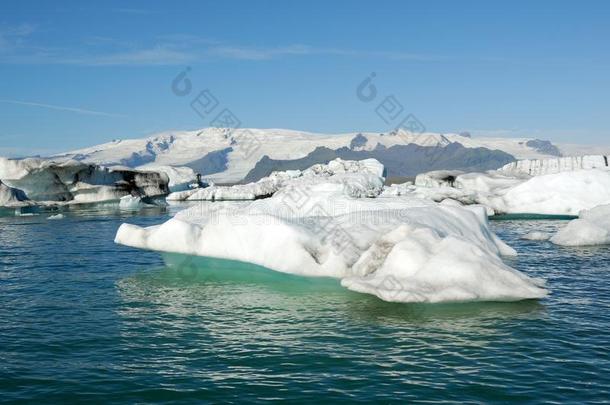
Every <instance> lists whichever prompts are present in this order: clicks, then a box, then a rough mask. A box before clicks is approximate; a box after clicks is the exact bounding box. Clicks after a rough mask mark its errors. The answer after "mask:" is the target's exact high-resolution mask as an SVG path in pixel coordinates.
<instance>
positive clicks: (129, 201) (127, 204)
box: [119, 195, 148, 210]
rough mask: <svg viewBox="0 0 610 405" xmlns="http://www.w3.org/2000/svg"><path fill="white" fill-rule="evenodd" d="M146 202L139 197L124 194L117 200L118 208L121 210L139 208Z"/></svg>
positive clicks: (144, 205)
mask: <svg viewBox="0 0 610 405" xmlns="http://www.w3.org/2000/svg"><path fill="white" fill-rule="evenodd" d="M147 205H148V204H146V203H144V202H143V201H142V198H141V197H135V196H132V195H126V196H124V197H121V199H120V200H119V208H120V209H122V210H139V209H141V208H144V207H146V206H147Z"/></svg>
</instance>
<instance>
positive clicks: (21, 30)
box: [0, 24, 36, 52]
mask: <svg viewBox="0 0 610 405" xmlns="http://www.w3.org/2000/svg"><path fill="white" fill-rule="evenodd" d="M35 30H36V27H35V26H34V25H33V24H19V25H15V26H6V25H0V52H7V51H12V50H14V49H15V48H18V47H20V46H22V45H23V43H24V41H25V39H26V38H27V37H29V36H30V35H31V34H32V33H33V32H34V31H35Z"/></svg>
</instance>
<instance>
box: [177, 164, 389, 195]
mask: <svg viewBox="0 0 610 405" xmlns="http://www.w3.org/2000/svg"><path fill="white" fill-rule="evenodd" d="M382 176H383V165H382V164H381V163H379V162H378V161H377V160H375V159H365V160H361V161H349V160H342V159H335V160H333V161H331V162H329V163H328V164H317V165H314V166H312V167H310V168H309V169H306V170H303V171H301V170H287V171H281V172H273V173H271V175H269V176H267V177H263V178H262V179H260V180H258V181H257V182H254V183H248V184H237V185H233V186H211V187H207V188H202V189H194V190H188V191H182V192H177V193H172V194H170V195H169V196H168V197H167V199H168V200H170V201H236V200H255V199H259V198H265V197H270V196H272V195H273V194H275V193H276V192H278V191H279V190H281V189H282V188H284V187H287V186H291V187H306V186H310V185H312V184H313V183H316V182H318V180H319V179H325V180H324V181H328V182H330V183H343V184H345V185H346V187H347V188H348V189H349V190H348V191H349V193H350V195H352V196H355V197H359V196H366V197H375V196H377V195H379V193H381V191H382V189H383V178H382Z"/></svg>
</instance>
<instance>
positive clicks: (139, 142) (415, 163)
mask: <svg viewBox="0 0 610 405" xmlns="http://www.w3.org/2000/svg"><path fill="white" fill-rule="evenodd" d="M608 149H610V148H608ZM572 150H578V151H579V152H580V154H587V152H588V149H586V147H575V146H573V145H571V146H570V147H569V148H566V149H565V150H564V148H563V147H562V146H560V145H553V144H552V143H551V142H549V141H543V140H538V139H528V138H517V139H508V138H472V137H470V136H469V135H468V134H438V133H423V134H416V133H409V132H405V131H402V130H401V131H398V132H390V133H364V132H363V133H346V134H316V133H310V132H302V131H293V130H285V129H237V130H232V129H227V128H204V129H201V130H196V131H171V132H163V133H159V134H155V135H152V136H150V137H147V138H142V139H127V140H115V141H112V142H109V143H105V144H102V145H98V146H93V147H89V148H85V149H80V150H75V151H71V152H68V153H63V154H60V155H57V156H54V157H53V158H54V159H75V160H78V161H82V162H86V163H93V164H98V165H104V166H126V167H130V168H138V169H148V170H152V169H155V168H158V167H159V166H187V167H190V168H192V169H193V170H194V171H195V172H197V173H200V174H201V175H203V176H205V177H206V178H208V179H210V180H212V181H215V182H218V183H234V182H239V181H242V180H244V179H247V180H248V181H253V180H257V179H259V178H261V177H264V176H266V175H268V174H269V173H270V171H271V170H286V169H305V168H307V167H309V166H311V165H312V164H315V163H325V162H328V161H329V160H332V159H334V158H337V157H340V158H344V159H356V160H359V159H365V158H371V157H373V158H376V159H378V160H379V161H380V162H382V163H383V164H384V165H385V166H386V170H387V171H388V176H414V175H416V174H418V173H421V172H425V171H429V170H435V169H459V170H488V169H496V168H499V167H502V166H504V165H506V164H508V163H511V162H513V161H515V160H519V159H545V158H550V157H558V156H562V155H566V154H570V155H571V154H572ZM596 152H599V151H596Z"/></svg>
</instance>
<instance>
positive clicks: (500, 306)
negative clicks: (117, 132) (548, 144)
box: [0, 209, 610, 403]
mask: <svg viewBox="0 0 610 405" xmlns="http://www.w3.org/2000/svg"><path fill="white" fill-rule="evenodd" d="M46 216H47V215H40V216H33V217H2V218H0V398H2V400H8V401H19V400H29V401H33V402H65V401H75V400H82V401H85V400H94V401H104V402H114V403H131V402H149V401H158V400H171V401H178V402H180V401H184V402H191V401H193V400H207V401H232V402H243V401H263V400H269V399H277V398H283V399H288V400H292V401H313V400H323V401H334V400H361V401H366V400H379V401H384V402H387V401H392V400H395V401H404V400H407V401H410V402H412V401H414V400H420V401H440V400H447V401H460V400H466V401H477V402H492V401H508V400H519V401H557V402H580V401H587V402H594V401H607V400H608V399H609V398H610V354H609V352H610V350H609V349H608V347H609V346H610V337H609V331H610V248H609V247H597V248H577V249H574V248H560V247H557V246H553V245H552V244H550V243H548V242H533V241H525V240H520V239H519V237H520V236H521V235H523V234H525V233H527V232H529V231H532V230H543V231H554V230H555V229H557V228H558V227H561V226H564V225H565V224H566V222H565V221H545V220H535V221H532V220H507V221H494V222H493V227H494V229H495V230H496V232H497V233H498V234H499V235H500V236H501V237H502V238H503V239H504V240H505V241H506V242H508V243H509V244H510V245H511V246H513V247H515V248H516V249H517V250H518V252H519V253H520V256H519V257H518V258H516V259H514V260H511V261H510V264H511V265H512V266H513V267H515V268H517V269H519V270H522V271H524V272H526V273H528V274H530V275H533V276H537V277H543V278H546V279H547V282H548V286H549V289H550V290H551V291H552V295H551V296H550V297H549V298H546V299H544V300H541V301H524V302H518V303H468V304H442V305H421V304H419V305H410V304H392V303H386V302H383V301H380V300H378V299H377V298H375V297H372V296H367V295H362V294H358V293H354V292H349V291H347V290H345V289H343V288H341V287H339V286H338V284H337V283H333V282H317V281H313V280H308V279H301V278H298V277H288V276H283V275H280V274H275V275H270V276H269V277H263V278H253V279H248V278H247V277H238V278H223V277H219V276H218V274H217V272H216V273H211V272H207V271H205V270H204V269H197V270H193V268H192V267H191V268H189V270H188V271H184V270H182V271H180V270H175V269H168V268H165V267H164V264H163V260H162V259H161V257H160V256H159V255H158V254H156V253H152V252H143V251H139V250H135V249H130V248H127V247H123V246H118V245H115V244H114V243H113V242H112V240H113V238H114V234H115V232H116V230H117V228H118V227H119V225H120V224H121V223H122V222H131V223H136V224H139V225H152V224H157V223H161V222H163V221H165V220H166V219H167V217H168V212H166V211H165V210H164V209H152V210H143V211H141V212H139V213H134V214H129V213H120V212H118V211H113V210H108V211H106V212H99V211H94V212H88V211H82V212H77V213H68V214H67V215H66V218H65V219H62V220H56V221H49V220H47V219H46Z"/></svg>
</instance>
